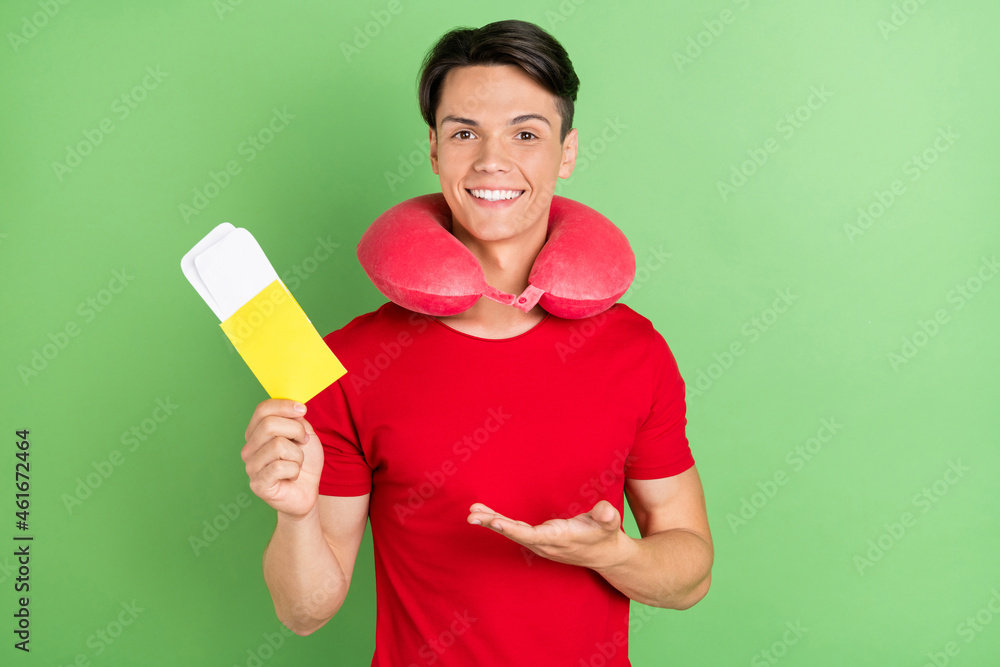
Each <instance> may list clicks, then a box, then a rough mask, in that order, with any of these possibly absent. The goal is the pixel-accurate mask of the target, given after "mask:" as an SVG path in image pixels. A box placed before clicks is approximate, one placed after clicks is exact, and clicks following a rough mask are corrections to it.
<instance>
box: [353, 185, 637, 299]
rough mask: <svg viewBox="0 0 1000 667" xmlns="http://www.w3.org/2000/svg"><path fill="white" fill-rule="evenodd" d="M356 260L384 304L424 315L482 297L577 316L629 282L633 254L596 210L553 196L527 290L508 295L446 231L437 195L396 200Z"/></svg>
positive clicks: (447, 214) (445, 212) (443, 204)
mask: <svg viewBox="0 0 1000 667" xmlns="http://www.w3.org/2000/svg"><path fill="white" fill-rule="evenodd" d="M358 260H359V261H360V262H361V266H362V267H363V268H364V270H365V273H367V274H368V277H369V278H370V279H371V281H372V283H374V285H375V287H377V288H378V290H379V291H380V292H381V293H382V294H384V295H385V296H386V298H388V299H389V300H390V301H393V302H394V303H396V304H398V305H400V306H402V307H403V308H406V309H407V310H412V311H415V312H418V313H423V314H425V315H435V316H445V315H455V314H457V313H461V312H462V311H465V310H468V309H469V308H471V307H472V305H473V304H474V303H475V302H476V301H477V300H479V297H481V296H485V297H487V298H489V299H492V300H494V301H497V302H499V303H502V304H506V305H509V306H514V307H516V308H520V309H521V310H523V311H524V312H528V311H529V310H531V309H532V308H533V307H534V306H535V304H540V305H541V306H542V308H543V309H545V310H546V311H547V312H549V313H551V314H553V315H555V316H556V317H562V318H566V319H580V318H584V317H590V316H592V315H597V314H598V313H601V312H604V311H605V310H607V309H608V308H610V307H611V306H612V305H614V303H615V301H617V300H618V298H619V297H621V296H622V295H623V294H624V293H625V291H626V290H628V288H629V285H631V284H632V279H633V278H634V277H635V255H634V254H633V252H632V248H631V246H630V245H629V242H628V239H627V238H625V235H624V234H623V233H622V232H621V230H620V229H618V228H617V227H616V226H615V225H614V223H612V222H611V221H610V220H608V219H607V218H605V217H604V216H603V215H601V214H600V213H598V212H597V211H595V210H594V209H592V208H590V207H588V206H584V205H583V204H580V203H579V202H575V201H573V200H571V199H566V198H565V197H558V196H554V197H553V198H552V206H551V208H550V210H549V226H548V235H547V238H546V241H545V245H544V246H542V250H541V252H539V253H538V256H537V257H536V258H535V263H534V264H533V265H532V267H531V274H530V275H529V277H528V287H527V289H525V290H524V291H523V292H522V293H521V294H518V295H515V294H508V293H506V292H501V291H500V290H498V289H496V288H494V287H491V286H490V285H488V284H486V277H485V274H484V273H483V268H482V267H481V266H480V265H479V260H477V259H476V256H475V255H473V254H472V252H471V251H470V250H469V249H468V248H466V247H465V246H464V245H463V244H462V242H461V241H459V240H458V239H457V238H455V236H454V235H453V234H452V233H451V209H450V208H449V207H448V202H447V201H446V200H445V198H444V195H443V194H441V193H435V194H429V195H422V196H420V197H414V198H413V199H408V200H406V201H404V202H401V203H399V204H397V205H395V206H393V207H392V208H390V209H389V210H388V211H386V212H385V213H383V214H382V215H380V216H379V217H378V218H377V219H376V220H375V222H373V223H372V224H371V226H370V227H369V228H368V230H367V231H365V233H364V234H363V235H362V236H361V241H360V242H359V243H358Z"/></svg>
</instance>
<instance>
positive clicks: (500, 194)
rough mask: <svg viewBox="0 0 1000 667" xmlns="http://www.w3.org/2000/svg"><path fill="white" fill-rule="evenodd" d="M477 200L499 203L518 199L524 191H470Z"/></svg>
mask: <svg viewBox="0 0 1000 667" xmlns="http://www.w3.org/2000/svg"><path fill="white" fill-rule="evenodd" d="M470 192H472V195H473V196H474V197H476V198H477V199H485V200H486V201H500V200H501V199H514V198H516V197H520V196H521V194H523V193H524V190H470Z"/></svg>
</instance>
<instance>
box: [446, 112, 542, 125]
mask: <svg viewBox="0 0 1000 667" xmlns="http://www.w3.org/2000/svg"><path fill="white" fill-rule="evenodd" d="M529 120H540V121H542V122H543V123H545V124H546V125H548V126H549V127H552V124H551V123H550V122H549V119H548V118H546V117H545V116H542V115H540V114H537V113H526V114H522V115H520V116H518V117H516V118H512V119H511V121H510V122H509V123H507V125H508V126H509V125H520V124H521V123H526V122H528V121H529ZM445 123H458V124H459V125H469V126H470V127H479V123H477V122H476V121H474V120H472V119H471V118H462V117H460V116H445V117H444V118H442V119H441V125H442V126H443V125H444V124H445Z"/></svg>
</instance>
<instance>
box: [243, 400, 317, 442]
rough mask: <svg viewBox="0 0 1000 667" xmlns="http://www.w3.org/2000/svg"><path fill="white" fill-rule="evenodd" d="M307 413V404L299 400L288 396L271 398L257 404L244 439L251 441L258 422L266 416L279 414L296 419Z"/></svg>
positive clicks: (279, 415)
mask: <svg viewBox="0 0 1000 667" xmlns="http://www.w3.org/2000/svg"><path fill="white" fill-rule="evenodd" d="M305 414H306V406H305V405H303V404H302V403H300V402H298V401H293V400H291V399H287V398H269V399H267V400H266V401H261V402H260V403H258V404H257V407H256V409H255V410H254V411H253V415H252V416H251V417H250V424H249V425H247V430H246V431H245V432H244V434H243V439H244V440H247V441H249V440H250V435H251V434H252V433H253V432H254V431H255V430H256V428H257V426H258V424H259V423H260V422H261V420H263V419H264V418H265V417H269V416H278V417H285V418H287V419H296V418H298V417H302V416H303V415H305Z"/></svg>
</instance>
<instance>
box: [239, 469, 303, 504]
mask: <svg viewBox="0 0 1000 667" xmlns="http://www.w3.org/2000/svg"><path fill="white" fill-rule="evenodd" d="M301 470H302V467H301V466H299V465H297V464H295V463H292V462H291V461H281V460H278V461H273V462H272V463H271V464H270V465H268V466H266V467H264V468H263V469H261V470H260V472H258V473H257V475H256V476H255V477H253V478H252V479H251V480H250V490H251V491H253V492H254V493H255V494H257V496H258V497H262V494H266V493H267V492H268V491H270V490H273V489H274V488H275V487H276V486H277V485H278V484H279V483H281V482H285V481H288V482H294V481H295V480H297V479H298V478H299V472H300V471H301Z"/></svg>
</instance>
